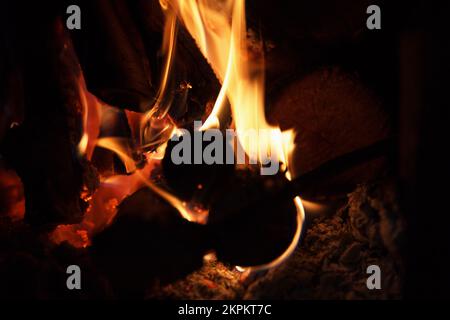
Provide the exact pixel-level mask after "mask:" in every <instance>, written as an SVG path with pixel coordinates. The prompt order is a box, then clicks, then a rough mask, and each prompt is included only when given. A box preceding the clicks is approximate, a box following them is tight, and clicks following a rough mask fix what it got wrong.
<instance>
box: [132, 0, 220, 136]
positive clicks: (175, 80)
mask: <svg viewBox="0 0 450 320" xmlns="http://www.w3.org/2000/svg"><path fill="white" fill-rule="evenodd" d="M129 7H130V10H131V12H132V14H133V17H134V21H136V24H137V26H138V29H139V31H140V33H141V34H142V39H143V42H144V45H145V48H146V52H147V56H148V60H149V61H150V64H151V66H152V72H153V74H154V77H153V79H157V80H153V83H154V84H156V83H159V82H160V81H161V79H160V75H161V71H162V68H163V67H164V59H163V57H162V55H161V54H158V55H156V54H155V53H159V52H160V48H161V43H162V34H163V30H164V22H165V17H164V13H163V12H162V9H161V6H160V4H159V1H158V0H150V1H147V0H137V1H133V2H130V4H129ZM155 57H156V58H155ZM169 78H170V79H169V83H168V91H167V93H168V95H169V97H170V99H172V100H173V101H172V104H171V109H170V111H169V113H170V115H171V117H172V118H173V119H174V120H175V121H176V123H177V125H178V126H179V127H184V126H189V125H190V123H191V122H192V121H193V120H195V119H200V118H201V117H202V116H203V115H204V113H205V108H206V105H207V103H208V102H211V101H215V98H216V97H217V94H218V93H219V90H220V87H221V84H220V82H219V80H218V79H217V77H216V75H215V74H214V72H213V70H212V68H211V66H210V64H209V63H208V61H207V60H206V59H205V57H204V56H203V55H202V53H201V52H200V50H199V49H198V47H197V44H196V43H195V40H194V39H193V38H192V37H191V35H190V34H189V32H188V31H187V30H186V29H185V28H184V26H183V25H182V24H181V23H178V32H177V39H176V54H175V57H174V61H173V66H172V71H171V74H170V77H169ZM186 84H189V85H190V87H189V89H188V90H186V89H185V88H186Z"/></svg>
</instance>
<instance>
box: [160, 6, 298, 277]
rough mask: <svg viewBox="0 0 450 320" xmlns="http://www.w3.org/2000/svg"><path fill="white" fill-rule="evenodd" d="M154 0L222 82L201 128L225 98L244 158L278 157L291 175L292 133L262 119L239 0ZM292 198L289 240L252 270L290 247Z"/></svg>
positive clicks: (257, 75) (260, 90) (259, 72)
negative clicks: (190, 39) (174, 19)
mask: <svg viewBox="0 0 450 320" xmlns="http://www.w3.org/2000/svg"><path fill="white" fill-rule="evenodd" d="M160 3H161V5H162V6H163V7H164V8H165V10H166V11H170V10H173V11H174V12H176V14H177V16H178V17H179V19H180V20H181V21H182V23H183V24H184V26H185V27H186V29H187V30H188V32H189V33H190V34H191V36H192V37H193V38H194V39H195V41H196V44H197V46H198V48H199V49H200V51H201V52H202V54H203V55H204V57H205V58H206V59H207V61H208V62H209V63H210V65H211V67H212V69H213V71H214V72H215V74H216V76H217V78H218V79H219V80H220V81H221V83H222V87H221V90H220V92H219V94H218V96H217V99H216V102H215V104H214V107H213V109H212V112H211V114H210V115H209V117H208V118H207V119H206V121H205V123H204V124H203V126H202V128H201V130H207V129H211V128H217V127H219V126H220V121H219V119H220V118H221V117H220V116H221V115H222V113H223V112H224V109H225V106H226V104H227V102H229V104H230V107H231V111H232V116H233V121H234V127H235V130H236V133H237V138H238V141H239V144H240V146H241V147H242V148H243V150H244V151H245V153H246V156H247V157H248V158H249V162H250V163H260V164H266V163H268V162H269V161H278V162H280V163H281V164H282V169H284V170H286V177H287V179H289V180H291V178H292V177H291V173H290V172H289V170H288V169H289V166H288V159H289V157H290V155H291V154H292V151H293V150H294V147H295V146H294V136H295V135H294V132H293V130H288V131H281V130H280V128H278V127H274V126H271V125H269V123H268V122H267V121H266V117H265V107H264V103H265V102H264V59H263V58H262V56H263V55H262V54H260V55H259V56H260V57H259V59H258V58H255V57H256V56H258V55H251V53H250V52H249V43H248V41H247V27H246V21H245V1H244V0H223V1H213V0H165V1H160ZM249 133H253V134H249ZM255 142H256V143H255ZM293 201H294V203H295V206H296V208H297V229H296V232H295V235H294V238H293V240H292V242H291V245H290V246H289V247H288V248H287V249H286V251H285V252H284V253H283V254H282V255H281V256H280V257H278V258H277V259H276V260H274V261H272V262H271V263H269V264H266V265H263V266H257V267H252V270H258V269H266V268H272V267H274V266H276V265H278V264H279V263H281V262H282V261H284V260H285V259H286V258H287V257H288V256H289V255H290V254H291V253H292V252H293V251H294V249H295V248H296V246H297V244H298V241H299V239H300V234H301V229H302V224H303V221H304V215H305V213H304V208H303V205H302V201H301V199H300V197H295V199H293ZM240 268H241V269H242V270H244V268H243V267H240Z"/></svg>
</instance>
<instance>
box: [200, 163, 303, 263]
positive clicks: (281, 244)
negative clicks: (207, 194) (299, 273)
mask: <svg viewBox="0 0 450 320" xmlns="http://www.w3.org/2000/svg"><path fill="white" fill-rule="evenodd" d="M286 185H287V180H286V178H285V177H284V175H283V174H282V173H279V174H278V175H275V176H260V175H259V171H256V173H250V172H239V173H238V174H236V175H235V176H234V179H233V182H232V184H229V185H228V186H229V188H228V190H227V191H226V192H224V193H223V194H222V196H221V197H220V198H218V199H217V200H216V201H215V202H214V203H213V204H212V205H211V209H210V213H209V219H208V227H209V228H210V231H211V234H212V235H214V237H215V238H214V239H215V243H214V247H215V250H216V253H217V257H218V259H219V260H221V261H224V262H228V263H231V264H234V265H240V266H256V265H261V264H265V263H269V262H271V261H273V260H274V259H276V258H278V257H279V256H280V255H281V254H283V252H285V250H286V249H287V248H288V246H289V245H290V244H291V242H292V240H293V238H294V234H295V231H296V229H297V210H296V207H295V204H294V201H293V200H294V197H292V196H290V195H289V192H285V188H286Z"/></svg>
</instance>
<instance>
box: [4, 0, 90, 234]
mask: <svg viewBox="0 0 450 320" xmlns="http://www.w3.org/2000/svg"><path fill="white" fill-rule="evenodd" d="M5 5H6V7H7V11H6V12H8V15H7V16H6V17H5V19H6V20H3V22H4V23H5V26H7V27H5V28H7V30H12V32H14V33H15V34H16V35H17V36H16V37H14V38H13V39H12V40H11V41H10V42H8V43H7V45H8V46H9V47H10V50H12V52H14V55H15V58H16V60H17V64H18V65H20V66H21V70H22V71H23V73H22V78H23V92H24V109H25V117H24V121H23V124H21V125H20V126H18V127H15V128H13V129H10V130H8V132H7V137H6V138H5V141H4V143H3V144H2V147H1V148H2V151H1V152H2V154H3V155H4V156H5V158H6V160H7V162H8V163H9V164H10V165H11V166H13V167H14V169H15V170H16V171H17V173H18V175H19V176H20V177H21V179H22V182H23V184H24V191H25V198H26V213H25V221H26V222H27V223H29V224H32V225H34V226H45V227H46V228H50V227H52V226H54V225H56V224H60V223H77V222H79V221H81V219H82V216H83V213H82V210H81V208H80V200H79V196H80V190H81V188H82V183H83V181H82V176H83V169H82V165H81V163H80V161H79V158H78V157H77V145H78V143H79V141H80V138H81V110H82V108H81V104H80V101H79V93H78V84H77V79H78V76H79V74H78V70H77V61H76V57H75V56H74V54H73V52H72V51H71V50H70V43H69V42H68V41H67V39H66V38H65V36H64V28H63V24H62V21H61V20H60V19H58V6H57V5H55V3H53V2H50V3H47V4H46V5H42V4H34V3H33V4H30V3H28V2H27V3H25V2H23V1H18V2H13V1H9V2H7V3H6V4H5ZM24 6H26V7H27V10H25V11H24V10H22V8H23V7H24Z"/></svg>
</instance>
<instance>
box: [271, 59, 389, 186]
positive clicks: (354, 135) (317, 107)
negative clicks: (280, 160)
mask: <svg viewBox="0 0 450 320" xmlns="http://www.w3.org/2000/svg"><path fill="white" fill-rule="evenodd" d="M272 98H273V103H272V105H271V108H270V111H269V119H270V120H271V121H273V122H275V123H279V125H280V126H281V128H282V129H285V128H286V129H287V128H294V130H295V131H296V133H297V135H296V141H295V144H296V149H295V151H294V153H293V156H292V160H291V163H290V169H292V172H293V174H294V176H299V175H302V174H303V173H306V172H308V171H311V170H314V169H316V168H318V167H320V165H321V164H323V163H325V162H326V161H328V160H330V159H333V158H336V157H338V156H340V155H343V154H345V153H349V152H351V151H353V150H357V149H358V148H362V147H365V146H369V145H371V144H373V143H374V142H376V141H379V140H382V139H386V138H387V137H388V136H389V134H390V126H391V120H390V119H389V116H388V113H387V112H386V110H384V106H383V105H382V102H381V101H379V99H378V98H377V97H376V95H374V94H373V93H372V92H371V91H370V90H369V89H367V88H366V87H365V86H364V85H363V84H362V82H361V80H360V79H358V78H357V77H355V76H351V75H349V74H347V73H345V72H343V71H342V70H340V69H338V68H331V69H322V70H319V71H315V72H313V73H311V74H309V75H307V76H306V77H304V78H302V79H299V80H297V81H294V82H292V83H291V84H290V85H288V86H286V88H284V89H283V90H282V91H281V93H279V94H278V95H277V96H276V97H275V96H273V97H272ZM294 114H295V115H298V116H295V117H293V116H292V115H294ZM385 168H386V162H385V161H383V160H379V159H378V160H377V161H373V162H370V163H366V164H364V165H362V166H359V167H355V168H354V169H353V170H350V171H347V172H346V173H345V174H344V175H341V176H334V177H333V180H329V181H328V186H323V187H325V188H324V189H322V190H321V192H322V193H323V192H325V191H327V190H325V189H328V191H335V190H342V189H345V190H347V189H348V187H350V188H353V186H354V185H355V184H357V183H361V182H364V181H367V180H370V179H373V178H374V177H376V176H379V175H380V173H383V171H384V169H385Z"/></svg>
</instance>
